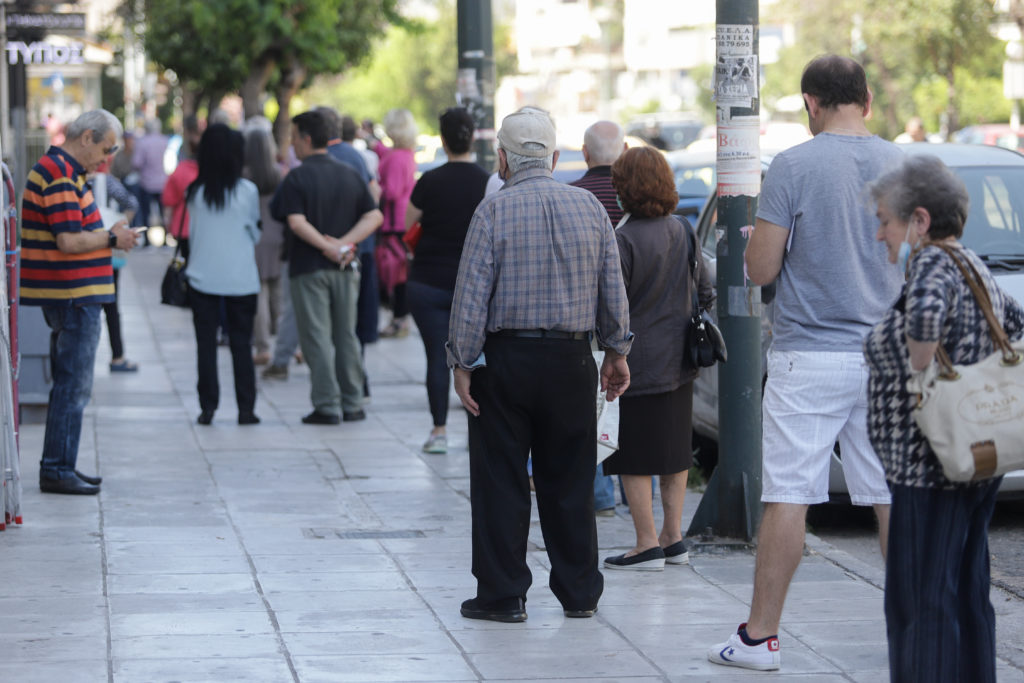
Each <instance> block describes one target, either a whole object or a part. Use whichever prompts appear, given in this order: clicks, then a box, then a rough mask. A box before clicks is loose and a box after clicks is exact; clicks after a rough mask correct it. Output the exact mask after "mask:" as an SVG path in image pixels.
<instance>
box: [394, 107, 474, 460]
mask: <svg viewBox="0 0 1024 683" xmlns="http://www.w3.org/2000/svg"><path fill="white" fill-rule="evenodd" d="M441 144H442V145H444V151H445V153H446V154H447V155H448V163H446V164H444V165H443V166H441V167H439V168H435V169H434V170H432V171H427V172H426V173H424V174H423V176H422V177H420V179H419V181H417V183H416V187H414V188H413V190H412V196H411V197H410V199H409V206H408V208H407V209H406V212H405V227H406V229H408V228H409V226H411V225H412V224H413V223H415V222H417V221H419V222H420V225H421V226H422V228H423V231H422V234H421V237H420V241H419V243H418V244H417V245H416V256H415V258H414V259H413V262H412V268H411V270H410V272H409V281H408V285H407V288H406V294H407V297H408V302H409V310H410V311H411V312H412V317H413V320H415V321H416V327H417V328H418V329H419V331H420V337H422V339H423V346H424V348H425V349H426V352H427V399H428V401H429V403H430V414H431V416H432V417H433V419H434V428H433V429H432V430H431V432H430V437H429V438H428V439H427V441H426V443H424V444H423V452H424V453H436V454H444V453H447V452H448V441H447V437H446V435H445V425H446V424H447V421H448V394H449V392H450V386H451V379H450V378H451V375H450V372H449V370H448V363H447V358H446V354H445V348H444V343H445V341H446V340H447V339H448V318H449V314H450V312H451V308H452V297H453V296H454V294H455V278H456V277H457V276H458V273H459V259H460V258H461V257H462V245H463V243H464V242H465V240H466V232H467V231H468V230H469V221H470V219H471V218H472V217H473V212H474V211H476V206H477V204H479V203H480V200H481V199H483V197H484V189H485V188H486V187H487V173H486V172H485V171H484V170H483V169H482V168H480V167H479V166H477V165H476V163H474V162H473V160H472V154H471V152H470V147H471V146H472V144H473V117H472V116H470V114H469V112H468V111H466V110H465V109H464V108H462V107H452V108H450V109H448V110H447V111H446V112H445V113H443V114H441Z"/></svg>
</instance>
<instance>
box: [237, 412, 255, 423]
mask: <svg viewBox="0 0 1024 683" xmlns="http://www.w3.org/2000/svg"><path fill="white" fill-rule="evenodd" d="M259 423H260V418H258V417H257V416H256V413H239V414H238V424H240V425H258V424H259Z"/></svg>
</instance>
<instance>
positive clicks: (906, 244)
mask: <svg viewBox="0 0 1024 683" xmlns="http://www.w3.org/2000/svg"><path fill="white" fill-rule="evenodd" d="M913 225H914V223H913V220H911V221H910V222H909V223H907V236H906V237H904V238H903V242H901V243H900V250H899V252H897V254H896V267H898V268H899V269H900V272H901V273H906V272H907V262H908V261H909V260H910V251H911V246H910V229H911V227H913Z"/></svg>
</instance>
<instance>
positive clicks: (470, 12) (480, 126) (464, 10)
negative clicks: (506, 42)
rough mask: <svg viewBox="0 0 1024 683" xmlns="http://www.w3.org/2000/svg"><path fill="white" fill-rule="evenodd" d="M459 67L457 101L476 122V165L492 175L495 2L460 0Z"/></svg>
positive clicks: (458, 12) (458, 10)
mask: <svg viewBox="0 0 1024 683" xmlns="http://www.w3.org/2000/svg"><path fill="white" fill-rule="evenodd" d="M456 12H457V19H458V50H459V65H458V76H457V81H456V83H457V85H456V94H455V99H456V101H457V102H458V103H459V104H460V105H462V106H464V107H466V108H467V109H469V111H470V113H471V114H472V115H473V120H474V121H475V122H476V142H475V143H474V145H473V146H474V149H475V150H476V163H477V164H479V165H480V166H481V167H482V168H483V169H484V170H485V171H487V172H488V173H490V172H491V171H493V170H494V168H495V159H496V155H495V151H494V139H495V132H494V79H495V75H494V28H493V22H492V21H491V0H458V6H457V9H456Z"/></svg>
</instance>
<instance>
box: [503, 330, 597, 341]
mask: <svg viewBox="0 0 1024 683" xmlns="http://www.w3.org/2000/svg"><path fill="white" fill-rule="evenodd" d="M492 334H493V335H494V336H495V337H519V338H521V339H576V340H589V339H590V333H589V332H565V331H563V330H498V331H497V332H494V333H492Z"/></svg>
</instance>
